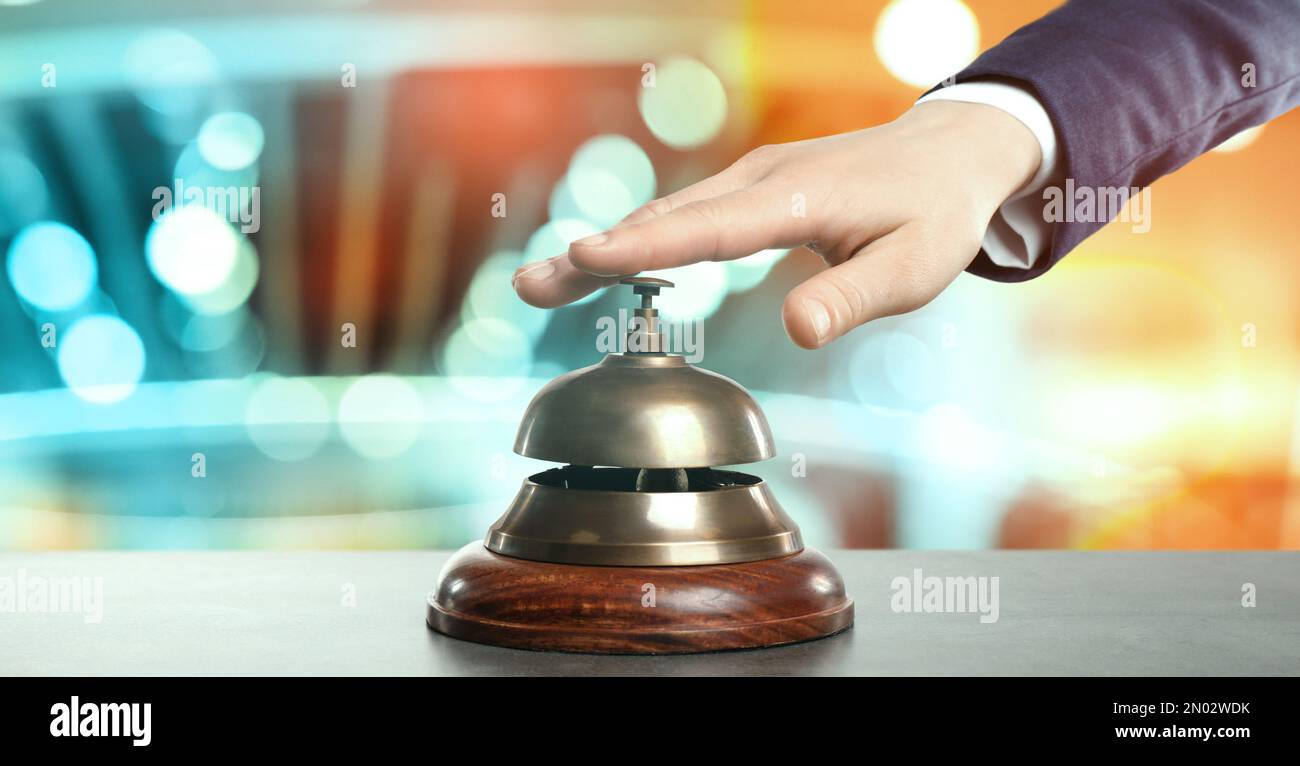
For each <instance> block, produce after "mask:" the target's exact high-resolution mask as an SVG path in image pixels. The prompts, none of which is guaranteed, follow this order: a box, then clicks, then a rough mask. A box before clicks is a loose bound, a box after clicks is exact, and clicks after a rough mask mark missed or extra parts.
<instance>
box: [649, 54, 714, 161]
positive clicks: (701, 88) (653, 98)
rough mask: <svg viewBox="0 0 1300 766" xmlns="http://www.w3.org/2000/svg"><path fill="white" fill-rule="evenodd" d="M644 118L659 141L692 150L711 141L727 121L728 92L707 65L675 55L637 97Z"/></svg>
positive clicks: (663, 63) (659, 67)
mask: <svg viewBox="0 0 1300 766" xmlns="http://www.w3.org/2000/svg"><path fill="white" fill-rule="evenodd" d="M637 105H638V106H639V107H640V109H641V118H642V119H643V120H645V124H646V127H648V128H650V132H651V133H653V134H654V135H655V138H658V139H659V140H660V141H663V142H664V143H665V144H667V145H668V146H671V147H674V148H677V149H693V148H695V147H698V146H703V145H704V144H706V143H708V142H709V141H712V140H713V139H714V138H715V137H716V136H717V135H718V133H720V132H721V131H722V126H723V124H724V123H725V122H726V120H727V91H726V89H725V88H723V87H722V81H721V80H719V79H718V76H717V75H716V74H714V73H713V70H711V69H709V68H708V67H707V66H705V65H704V64H702V63H700V62H699V61H696V60H695V59H692V58H685V57H682V58H672V59H668V60H666V61H664V62H662V63H660V64H658V65H657V66H656V67H655V77H654V84H653V85H652V86H651V85H645V86H643V87H642V88H641V91H640V94H639V95H638V98H637Z"/></svg>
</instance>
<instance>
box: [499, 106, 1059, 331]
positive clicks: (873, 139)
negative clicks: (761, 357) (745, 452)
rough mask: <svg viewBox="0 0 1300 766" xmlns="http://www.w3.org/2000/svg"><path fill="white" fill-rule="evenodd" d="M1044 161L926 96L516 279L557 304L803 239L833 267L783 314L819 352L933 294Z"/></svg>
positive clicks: (787, 151)
mask: <svg viewBox="0 0 1300 766" xmlns="http://www.w3.org/2000/svg"><path fill="white" fill-rule="evenodd" d="M1040 162H1041V157H1040V151H1039V148H1038V142H1037V140H1036V139H1035V138H1034V135H1033V133H1031V132H1030V131H1029V129H1028V128H1026V127H1025V126H1024V125H1023V124H1021V123H1020V122H1019V121H1018V120H1016V119H1015V118H1014V117H1012V116H1010V115H1008V114H1006V113H1005V112H1003V111H1001V110H1000V109H997V108H995V107H991V106H985V105H982V104H967V103H961V102H956V101H930V102H926V103H924V104H919V105H917V106H914V107H912V108H911V109H910V110H908V111H907V112H906V113H904V114H903V115H902V116H900V117H899V118H898V119H896V120H894V121H893V122H890V123H888V124H885V125H881V126H878V127H875V128H869V129H866V130H859V131H855V132H853V133H844V134H841V135H835V136H827V137H825V138H817V139H813V140H809V141H797V142H794V143H788V144H777V145H772V146H763V147H760V148H758V149H756V150H754V151H752V152H750V153H749V154H746V155H745V156H744V157H742V158H741V159H740V160H739V161H738V162H736V163H735V164H734V165H732V166H731V167H729V168H727V169H726V170H724V171H722V172H721V173H718V174H717V175H715V176H712V177H710V178H706V179H704V180H703V181H700V182H699V183H696V184H693V185H691V186H688V187H686V188H685V189H682V190H681V191H678V192H674V193H672V194H669V195H668V196H666V197H662V198H660V199H656V200H653V201H651V202H649V203H647V204H646V205H644V206H642V207H641V208H639V209H637V210H636V211H634V212H633V213H632V214H631V215H629V216H628V217H627V218H625V219H624V220H623V221H622V222H620V223H619V224H618V225H617V226H615V227H614V228H613V229H610V230H609V231H607V232H604V233H602V234H596V235H593V236H590V237H587V238H585V239H582V240H579V241H577V242H574V243H573V244H572V245H570V246H569V252H568V253H566V254H563V255H558V256H555V257H554V258H551V259H548V260H545V261H538V262H535V263H530V264H526V265H524V266H523V267H521V268H520V269H519V270H518V271H516V272H515V275H514V278H513V280H512V282H513V284H514V288H515V290H516V292H518V294H519V296H520V297H521V298H522V299H523V300H524V301H526V302H527V303H530V304H532V305H534V306H539V307H543V308H550V307H555V306H562V305H564V304H566V303H570V302H572V301H575V300H577V299H579V298H581V297H583V296H584V295H587V294H588V293H590V292H592V291H593V290H597V289H599V288H601V287H604V286H606V285H609V284H612V283H614V282H616V281H617V280H618V278H619V277H620V276H626V275H629V274H636V273H639V272H641V271H649V270H657V269H666V268H672V267H675V266H684V265H686V264H690V263H696V262H699V261H722V260H730V259H734V258H742V257H744V256H747V255H751V254H753V253H756V252H758V251H760V250H766V249H769V248H788V247H796V246H799V245H807V247H808V248H809V249H810V250H812V251H813V252H816V253H818V254H819V255H821V257H822V258H823V259H824V260H825V261H826V263H827V264H828V265H829V266H830V268H829V269H827V270H825V271H822V272H819V273H818V274H816V275H815V276H813V277H812V278H810V279H808V280H807V281H805V282H803V283H802V284H800V285H799V286H797V287H795V288H794V289H793V290H791V291H790V293H789V294H788V295H787V296H786V299H785V303H784V305H783V307H782V319H783V320H784V322H785V329H786V332H787V333H788V334H789V335H790V338H791V339H792V340H793V341H794V342H795V343H797V344H798V345H800V346H802V347H804V348H819V347H821V346H824V345H826V344H827V343H829V342H830V341H832V340H834V339H835V338H838V337H840V336H841V335H843V334H845V333H847V332H848V331H849V330H852V329H853V328H854V327H857V326H858V325H861V324H864V323H866V322H869V321H871V320H872V319H878V318H880V317H884V316H891V315H894V314H902V313H905V312H908V311H914V310H915V309H918V308H920V307H921V306H924V305H925V304H927V303H929V302H930V301H931V300H933V299H934V298H935V297H936V296H937V295H938V294H939V293H940V292H942V291H943V289H944V288H946V287H947V286H948V285H949V284H950V283H951V282H952V281H953V280H954V279H956V278H957V275H958V274H960V273H961V272H962V271H963V270H964V269H965V268H966V267H967V266H968V265H970V262H971V261H972V260H973V259H974V258H975V255H976V254H977V253H978V252H979V249H980V242H981V240H982V239H983V236H984V231H985V229H986V228H987V227H988V223H989V220H990V219H991V218H992V217H993V214H994V213H995V212H996V211H997V209H998V207H1000V206H1001V205H1002V203H1003V202H1004V201H1005V200H1006V199H1007V198H1008V197H1010V196H1011V195H1012V194H1014V193H1015V192H1016V191H1017V190H1019V189H1020V188H1021V187H1023V186H1024V185H1025V184H1026V183H1027V182H1028V181H1029V180H1030V179H1031V178H1032V177H1033V176H1034V174H1035V172H1036V171H1037V170H1038V166H1039V163H1040ZM801 195H802V196H801ZM800 212H803V213H804V214H803V215H799V213H800Z"/></svg>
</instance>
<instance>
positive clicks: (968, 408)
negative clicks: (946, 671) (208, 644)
mask: <svg viewBox="0 0 1300 766" xmlns="http://www.w3.org/2000/svg"><path fill="white" fill-rule="evenodd" d="M1054 5H1055V3H1053V2H1046V1H1041V2H1040V1H1038V0H1025V1H1023V2H1017V3H1007V2H1001V1H999V0H988V1H986V2H980V1H979V0H967V2H960V1H959V0H895V1H894V2H889V3H886V2H876V1H872V0H861V1H859V2H839V1H837V0H824V1H821V2H814V3H789V2H779V1H770V2H759V1H756V2H709V1H708V0H703V1H702V0H691V1H689V2H663V1H662V0H656V1H654V2H651V1H650V0H634V1H632V2H606V3H597V2H590V1H588V2H579V1H577V0H563V1H558V2H525V1H524V0H515V1H504V0H486V1H483V0H479V1H476V2H468V1H465V2H440V1H434V0H370V1H369V2H367V1H366V0H311V1H308V0H301V1H300V2H286V1H285V0H259V2H256V3H243V2H232V1H231V0H223V1H222V2H215V1H212V0H190V1H188V2H184V3H176V2H172V3H164V2H158V1H156V0H115V2H112V3H104V2H99V1H98V0H79V1H73V0H65V1H63V2H56V1H55V0H46V1H44V2H41V1H39V0H38V1H36V2H31V1H30V0H0V254H2V255H3V258H4V263H5V269H4V270H3V272H0V548H7V549H72V548H123V549H156V548H313V547H319V548H430V547H452V546H457V545H460V544H462V543H464V542H466V541H469V540H471V539H474V538H478V537H481V536H482V534H483V533H484V532H485V530H486V528H487V526H488V525H489V524H490V523H491V522H492V521H493V520H495V518H496V517H497V516H499V515H500V513H501V512H502V511H503V510H504V509H505V507H506V504H507V503H508V501H509V499H510V497H511V496H512V495H513V494H514V492H515V490H516V489H517V487H518V485H519V482H520V481H521V480H522V479H523V478H524V477H525V476H527V475H528V474H530V473H534V472H536V471H539V470H543V469H545V468H547V467H550V466H548V465H546V464H544V463H539V462H537V461H532V460H528V459H525V458H522V457H519V456H516V455H514V454H513V453H511V451H510V449H511V445H512V444H513V438H514V430H515V427H516V425H517V423H518V420H519V417H520V415H521V414H522V412H523V409H524V407H525V405H526V404H527V402H528V400H529V398H530V397H531V396H532V395H533V393H535V392H536V390H537V389H538V388H539V387H540V386H541V385H542V384H543V383H544V382H546V381H547V380H549V379H550V378H552V377H554V376H555V375H558V374H560V373H562V372H565V371H568V370H570V369H574V368H577V367H581V366H585V365H588V364H592V363H595V362H596V361H598V360H599V356H600V355H599V354H598V352H597V350H596V346H595V336H596V321H597V319H598V318H599V317H601V316H610V315H613V314H616V312H617V310H618V309H619V308H620V307H623V306H626V305H628V296H625V295H620V294H618V292H617V291H612V292H609V293H606V294H599V295H595V296H592V298H591V299H590V300H587V301H585V302H583V303H581V304H579V305H575V306H571V307H567V308H564V309H559V310H555V311H549V312H545V311H541V310H536V309H531V308H529V307H527V306H525V305H524V304H522V303H520V302H519V301H517V300H516V299H515V298H514V295H513V292H512V291H511V288H510V275H511V273H512V272H513V270H514V269H515V268H516V267H517V266H518V265H519V264H520V263H522V262H523V261H525V260H535V259H538V258H544V257H549V256H551V255H555V254H558V253H560V252H563V251H564V249H565V248H566V246H567V243H568V242H570V241H572V240H574V239H577V238H580V237H582V236H585V235H587V234H589V233H592V232H594V231H596V230H598V229H600V228H602V227H605V226H608V225H609V224H611V223H612V222H614V221H616V220H618V218H620V217H621V216H622V215H623V214H625V213H626V212H628V211H630V210H631V209H632V208H634V207H636V206H637V205H639V204H641V203H643V202H645V201H647V200H649V199H651V198H652V197H653V196H657V195H662V194H665V193H668V192H670V191H673V190H675V189H677V188H680V187H682V186H684V185H687V184H689V183H691V182H693V181H696V180H698V179H700V178H703V177H705V176H707V175H710V174H712V173H714V172H717V171H718V170H720V169H722V168H723V167H725V166H726V165H728V164H730V163H731V162H732V161H734V160H735V159H736V158H737V157H739V156H740V155H741V154H743V153H744V152H745V151H747V150H748V149H750V148H753V147H755V146H758V145H761V144H765V143H774V142H781V141H790V140H797V139H803V138H810V137H814V136H819V135H825V134H829V133H836V132H842V131H848V130H854V129H857V128H860V127H864V126H869V125H873V124H878V123H881V122H885V121H888V120H890V119H892V118H893V117H895V116H896V115H897V114H899V113H900V112H902V111H903V110H905V109H907V108H908V106H909V105H910V104H911V103H912V102H913V101H914V100H915V99H916V98H917V97H918V96H919V95H920V94H921V93H922V92H924V90H926V89H927V88H928V87H930V86H931V85H932V84H934V83H936V82H938V81H939V80H942V79H943V78H945V77H947V76H949V75H951V74H953V73H955V72H956V71H957V70H959V69H960V68H961V67H962V66H963V65H964V64H966V63H967V62H969V61H970V60H971V59H972V58H974V57H975V56H976V55H977V54H978V52H979V51H981V50H983V49H986V48H988V47H990V46H992V45H994V44H996V43H997V42H998V41H999V40H1001V39H1002V38H1004V37H1005V36H1007V35H1008V34H1010V33H1011V32H1013V31H1014V30H1015V29H1017V28H1018V27H1020V26H1022V25H1024V24H1027V23H1029V22H1030V21H1032V20H1034V19H1035V18H1037V17H1039V16H1041V15H1042V14H1043V13H1046V12H1047V11H1049V10H1050V9H1051V8H1052V7H1053V6H1054ZM1298 161H1300V115H1297V114H1294V113H1293V114H1290V115H1287V116H1285V117H1282V118H1280V119H1278V120H1277V121H1275V122H1274V123H1271V124H1269V125H1267V126H1265V127H1263V129H1262V130H1252V131H1248V132H1247V133H1245V134H1242V135H1240V136H1238V137H1237V138H1235V139H1233V140H1232V141H1230V142H1228V143H1227V144H1225V145H1224V146H1222V147H1220V149H1219V150H1216V151H1215V152H1212V153H1210V154H1207V155H1206V156H1204V157H1201V158H1200V159H1198V160H1196V161H1195V162H1193V163H1192V164H1191V165H1189V166H1188V167H1186V168H1184V169H1183V170H1181V171H1180V172H1179V173H1177V174H1176V175H1175V176H1172V177H1169V178H1166V179H1164V180H1162V181H1160V182H1159V183H1157V184H1156V185H1155V187H1154V188H1153V191H1152V201H1151V222H1152V225H1151V229H1150V231H1149V232H1148V233H1146V234H1136V233H1133V232H1132V231H1131V227H1129V226H1124V225H1112V226H1109V227H1107V228H1106V229H1105V230H1103V231H1102V232H1100V233H1099V234H1098V235H1096V236H1094V237H1093V238H1092V239H1090V240H1088V241H1087V242H1086V243H1084V245H1083V246H1082V247H1080V248H1079V249H1077V250H1076V251H1075V252H1074V253H1073V254H1071V255H1070V256H1069V257H1068V258H1066V260H1065V261H1064V262H1063V263H1062V264H1061V265H1059V266H1058V267H1056V268H1055V269H1054V270H1053V271H1051V272H1050V273H1049V274H1047V275H1046V276H1044V277H1042V278H1040V279H1038V280H1035V281H1033V282H1029V283H1025V284H1017V285H1000V284H995V283H991V282H988V281H984V280H981V279H979V278H976V277H972V276H969V275H963V277H961V278H960V279H959V280H958V281H957V283H956V284H955V285H954V286H953V287H952V288H951V289H950V290H949V291H948V292H947V293H945V294H944V295H943V296H942V297H941V298H939V299H938V300H937V301H935V302H934V303H933V304H931V305H930V306H927V307H926V308H925V309H923V310H921V311H919V312H916V313H915V314H912V315H909V316H906V317H900V318H894V319H889V320H885V321H880V322H876V323H874V324H873V325H872V326H870V327H868V328H864V329H862V330H859V331H857V332H855V333H854V334H852V335H851V336H850V337H848V338H846V339H844V340H842V341H840V342H837V343H835V344H834V345H833V346H832V347H830V348H828V349H826V350H823V351H819V352H816V353H809V352H806V351H801V350H798V349H796V348H795V347H794V346H793V344H791V343H790V342H789V341H788V340H787V339H786V337H785V335H784V332H783V330H782V327H781V320H780V302H781V299H782V297H783V296H784V294H785V292H786V291H788V290H789V289H790V288H791V287H792V286H794V285H795V284H797V283H798V282H800V281H801V280H802V279H804V278H806V277H807V276H808V275H810V274H812V273H813V272H815V271H816V270H817V269H819V268H821V263H820V260H819V259H818V258H817V257H815V256H814V255H812V254H811V253H809V252H807V251H804V250H802V249H800V250H795V251H791V252H789V253H786V252H783V251H782V252H766V253H759V254H755V255H754V256H751V257H750V258H746V259H742V260H740V261H736V262H733V263H727V264H716V263H708V264H700V265H697V266H692V267H687V268H685V269H679V270H674V271H673V273H665V274H664V276H666V277H668V278H669V279H672V280H674V281H675V282H677V284H678V287H677V288H676V289H674V290H669V291H667V292H666V294H665V295H664V297H663V298H662V299H661V301H660V303H661V304H662V306H663V308H664V310H665V312H666V313H667V314H668V315H669V316H670V318H677V319H683V320H691V319H700V320H702V321H703V326H704V339H703V350H704V357H703V360H702V362H701V365H702V366H704V367H706V368H709V369H712V370H715V371H717V372H720V373H722V374H725V375H727V376H730V377H732V378H734V379H735V380H737V381H739V382H740V383H742V384H743V385H745V386H746V387H747V388H749V389H750V390H751V391H753V392H754V393H755V395H756V396H757V398H758V399H759V401H760V403H761V404H762V405H763V407H764V408H765V410H766V412H767V414H768V416H769V419H770V420H771V422H772V426H773V429H774V432H775V436H776V439H777V446H778V449H779V450H780V455H779V456H778V457H777V458H775V459H773V460H771V461H768V462H766V463H762V464H758V465H754V466H749V467H747V468H745V469H744V470H746V471H749V472H753V473H757V474H759V475H761V476H763V477H764V478H766V479H767V480H768V481H769V482H771V483H772V484H773V485H774V489H775V491H776V494H777V497H778V498H780V499H781V501H782V503H783V504H784V505H785V506H786V508H787V509H788V510H789V511H790V513H791V515H792V516H793V517H795V518H796V520H797V521H798V522H799V523H800V525H801V526H802V528H803V530H804V534H805V538H806V539H807V541H808V542H809V543H811V544H814V545H819V546H827V547H918V548H992V547H1006V548H1024V547H1052V548H1262V549H1276V548H1290V549H1294V548H1297V547H1300V418H1298V413H1300V410H1298V405H1300V315H1298V314H1300V312H1298V311H1297V305H1300V259H1298V258H1297V257H1296V244H1295V243H1296V242H1297V241H1300V236H1298V235H1300V220H1298V219H1297V216H1296V215H1295V202H1296V199H1297V198H1296V194H1295V191H1294V189H1293V187H1292V180H1291V179H1293V178H1294V177H1295V171H1296V170H1300V167H1298V165H1300V162H1298Z"/></svg>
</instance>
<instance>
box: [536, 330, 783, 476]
mask: <svg viewBox="0 0 1300 766" xmlns="http://www.w3.org/2000/svg"><path fill="white" fill-rule="evenodd" d="M515 452H518V453H519V454H520V455H523V456H525V457H532V458H538V459H539V460H549V461H551V462H555V463H571V464H574V465H606V466H618V467H623V468H695V467H705V466H717V465H737V464H740V463H756V462H758V461H760V460H766V459H768V458H770V457H772V456H774V455H775V454H776V451H775V450H774V449H773V446H772V432H771V430H770V429H769V428H768V425H767V419H766V418H765V417H763V411H762V410H760V409H759V408H758V404H757V403H756V402H755V401H754V399H753V397H751V396H750V395H749V393H748V392H746V391H745V389H743V388H741V387H740V386H739V385H737V384H736V383H735V382H733V381H732V380H731V379H729V378H725V377H723V376H721V375H718V374H716V373H712V372H709V371H707V370H701V369H699V368H698V367H693V366H691V365H690V364H688V363H687V362H686V360H685V359H683V358H682V357H680V356H666V355H665V356H654V355H647V354H610V355H609V356H607V357H605V359H604V360H603V361H601V362H600V363H599V364H595V365H592V366H591V367H586V368H584V369H581V370H576V371H574V372H571V373H568V374H567V375H562V376H560V377H558V378H556V379H555V380H552V381H551V382H550V383H548V384H546V386H545V387H544V388H542V390H541V391H539V392H538V394H537V396H536V397H534V398H533V401H532V403H531V404H529V405H528V409H527V411H526V412H525V413H524V417H523V421H522V422H521V423H520V426H519V436H518V438H517V439H516V440H515Z"/></svg>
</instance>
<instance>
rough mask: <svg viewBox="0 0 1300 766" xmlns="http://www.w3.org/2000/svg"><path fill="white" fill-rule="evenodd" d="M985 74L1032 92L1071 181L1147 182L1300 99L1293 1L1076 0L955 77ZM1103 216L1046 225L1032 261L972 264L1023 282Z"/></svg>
mask: <svg viewBox="0 0 1300 766" xmlns="http://www.w3.org/2000/svg"><path fill="white" fill-rule="evenodd" d="M1252 71H1253V73H1254V83H1253V87H1251V86H1250V84H1251V79H1250V76H1249V75H1250V73H1251V72H1252ZM987 79H1005V80H1012V81H1016V82H1018V83H1020V84H1028V85H1029V86H1030V87H1032V88H1033V89H1034V90H1035V91H1037V93H1038V97H1039V100H1040V101H1041V103H1042V104H1043V107H1044V108H1045V109H1046V110H1047V113H1048V114H1049V115H1050V116H1051V118H1052V123H1053V124H1054V125H1055V127H1056V133H1057V137H1058V142H1059V144H1058V146H1059V150H1060V151H1061V152H1062V153H1063V154H1062V158H1063V160H1064V163H1063V167H1064V169H1065V177H1066V178H1070V179H1073V181H1074V184H1075V186H1076V187H1085V186H1086V187H1091V188H1094V189H1096V188H1098V187H1125V188H1132V187H1139V188H1140V187H1145V186H1148V185H1150V184H1151V183H1152V182H1154V181H1155V180H1156V179H1157V178H1159V177H1161V176H1162V175H1165V174H1166V173H1171V172H1173V171H1174V170H1177V169H1178V168H1180V167H1182V166H1183V165H1185V164H1187V163H1188V162H1189V161H1191V160H1192V159H1194V158H1196V157H1197V156H1199V155H1201V154H1202V153H1204V152H1206V151H1208V150H1209V149H1212V148H1214V147H1215V146H1217V145H1218V144H1219V143H1221V142H1223V141H1224V140H1225V139H1227V138H1230V137H1231V136H1233V135H1235V134H1236V133H1238V132H1240V131H1242V130H1245V129H1246V128H1249V127H1251V126H1254V125H1259V124H1261V123H1264V122H1267V121H1268V120H1270V119H1272V118H1273V117H1276V116H1278V115H1280V114H1282V113H1284V112H1286V111H1287V110H1289V109H1291V108H1292V107H1294V106H1296V105H1297V104H1298V103H1300V0H1073V1H1072V2H1069V3H1067V4H1066V5H1064V6H1062V7H1061V8H1058V9H1057V10H1055V11H1053V12H1052V13H1050V14H1048V15H1047V16H1044V17H1043V18H1042V19H1039V20H1038V21H1036V22H1034V23H1033V24H1030V25H1029V26H1026V27H1024V28H1023V29H1020V30H1019V31H1017V32H1016V33H1015V34H1013V35H1011V36H1010V37H1008V38H1007V39H1006V40H1004V41H1002V43H1000V44H999V45H997V46H996V47H994V48H992V49H990V50H988V51H986V52H985V53H984V54H983V55H981V56H980V57H979V58H978V59H976V60H975V61H974V63H972V64H971V65H970V66H969V67H967V68H966V69H965V70H963V71H962V72H960V73H958V74H957V76H956V82H967V81H971V80H987ZM1105 223H1106V222H1105V221H1096V222H1090V223H1087V222H1071V223H1056V224H1054V227H1053V231H1052V238H1051V247H1050V252H1049V253H1048V254H1047V255H1046V257H1040V258H1039V259H1038V261H1037V262H1036V263H1035V264H1034V266H1033V268H1030V269H1010V268H1002V267H999V266H996V265H994V264H993V263H992V262H991V261H990V260H989V259H988V256H987V255H986V254H984V253H983V252H981V253H980V255H979V256H978V257H977V258H976V260H975V262H974V263H972V264H971V267H970V269H969V270H970V271H971V272H973V273H975V274H979V275H981V276H985V277H989V278H991V279H996V280H1000V281H1006V282H1018V281H1023V280H1026V279H1031V278H1033V277H1036V276H1038V275H1039V274H1042V273H1043V272H1045V271H1047V270H1048V269H1049V268H1051V267H1052V266H1053V265H1055V264H1056V262H1057V261H1059V260H1060V259H1061V258H1062V257H1064V256H1065V254H1066V253H1068V252H1070V250H1072V249H1074V247H1075V246H1076V245H1078V244H1079V243H1080V242H1082V241H1083V240H1084V239H1085V238H1086V237H1088V236H1089V235H1090V234H1092V233H1093V232H1094V231H1096V230H1097V229H1099V228H1101V227H1102V226H1103V225H1105Z"/></svg>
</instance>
